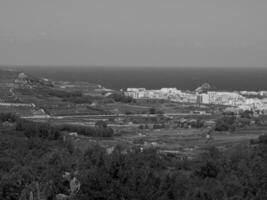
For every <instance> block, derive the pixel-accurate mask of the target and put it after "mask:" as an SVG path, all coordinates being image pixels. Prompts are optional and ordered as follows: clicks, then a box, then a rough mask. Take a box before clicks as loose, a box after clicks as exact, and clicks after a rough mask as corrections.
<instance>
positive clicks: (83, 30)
mask: <svg viewBox="0 0 267 200" xmlns="http://www.w3.org/2000/svg"><path fill="white" fill-rule="evenodd" d="M7 64H9V65H88V66H90V65H91V66H94V65H111V66H116V65H120V66H267V1H266V0H0V65H7Z"/></svg>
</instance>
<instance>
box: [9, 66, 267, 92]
mask: <svg viewBox="0 0 267 200" xmlns="http://www.w3.org/2000/svg"><path fill="white" fill-rule="evenodd" d="M6 68H7V67H6ZM13 68H16V69H19V70H21V71H24V72H26V73H27V74H30V75H34V76H38V77H43V78H49V79H53V80H63V81H86V82H91V83H97V84H100V85H102V86H104V87H106V88H110V89H116V90H119V89H126V88H130V87H138V88H139V87H143V88H146V89H160V88H163V87H173V88H177V89H181V90H194V89H196V88H197V87H198V86H200V85H201V84H203V83H209V84H210V85H211V86H212V87H213V88H214V89H216V90H223V91H234V90H253V91H260V90H267V67H246V68H244V67H110V66H109V67H99V66H98V67H85V66H83V67H78V66H72V67H71V66H67V67H65V66H49V67H47V66H16V67H13Z"/></svg>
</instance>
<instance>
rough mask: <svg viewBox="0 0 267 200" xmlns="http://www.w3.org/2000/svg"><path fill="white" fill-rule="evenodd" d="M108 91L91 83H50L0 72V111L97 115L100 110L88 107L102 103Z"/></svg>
mask: <svg viewBox="0 0 267 200" xmlns="http://www.w3.org/2000/svg"><path fill="white" fill-rule="evenodd" d="M108 91H110V90H108V89H106V88H103V87H102V86H101V85H97V84H94V83H87V82H66V81H53V80H49V79H46V78H38V77H32V76H29V75H27V74H25V73H24V72H20V71H17V70H3V69H0V102H1V104H0V111H14V112H15V113H17V114H20V115H31V114H38V113H39V114H52V115H58V114H59V115H64V114H66V115H68V114H73V113H75V114H98V113H102V111H101V109H95V108H94V109H91V108H90V105H91V104H92V103H94V102H99V101H101V100H103V99H105V95H104V94H105V93H106V92H108ZM7 103H8V104H7ZM30 104H31V105H32V106H30ZM29 107H30V109H29Z"/></svg>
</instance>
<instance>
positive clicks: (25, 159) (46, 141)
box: [0, 122, 267, 200]
mask: <svg viewBox="0 0 267 200" xmlns="http://www.w3.org/2000/svg"><path fill="white" fill-rule="evenodd" d="M28 125H29V124H23V126H22V127H21V128H20V129H18V127H17V130H15V129H11V128H7V127H1V129H0V130H1V131H0V138H1V140H0V199H1V200H13V199H14V200H16V199H19V197H20V195H21V193H22V191H23V189H24V188H25V187H26V186H27V185H29V184H30V183H31V182H33V181H39V182H40V183H41V184H42V185H47V184H48V183H49V185H50V187H49V189H48V190H46V191H47V192H48V193H49V195H50V197H51V199H53V198H55V194H58V193H68V187H67V185H66V184H65V182H64V179H63V178H62V175H63V174H64V172H66V171H69V172H73V171H79V173H78V179H79V180H80V182H81V188H80V190H79V192H78V194H77V195H76V197H75V198H76V199H78V200H87V199H96V200H118V199H124V200H127V199H129V200H133V199H136V200H174V199H177V200H215V199H217V200H225V199H229V200H263V199H266V198H267V171H266V169H267V136H261V137H260V138H259V139H258V140H257V141H254V145H248V146H238V147H236V148H234V149H231V151H228V152H224V153H222V152H220V151H219V150H218V149H216V148H209V149H207V150H206V151H205V153H203V154H202V155H200V156H199V157H198V158H197V159H194V160H180V159H179V158H176V157H170V156H167V155H162V154H160V153H158V152H157V150H156V149H146V150H144V151H141V150H139V149H133V150H128V151H125V150H124V149H122V148H120V147H117V148H115V149H114V150H113V152H107V151H106V150H105V149H103V148H101V147H99V146H92V147H91V148H89V149H88V150H87V151H86V152H85V153H81V152H80V151H79V150H78V149H76V148H74V147H73V146H72V144H71V143H70V142H68V141H63V140H62V139H61V137H57V136H55V135H57V134H55V131H54V130H53V129H52V128H51V127H49V126H43V127H41V128H37V129H33V130H31V134H29V133H28V132H29V129H28V128H27V127H28ZM97 126H99V127H102V128H105V127H106V125H105V123H103V122H99V123H98V125H97ZM23 127H24V128H23ZM44 131H45V133H43V132H44ZM32 135H34V137H32ZM44 135H45V136H46V137H44ZM29 136H30V137H29Z"/></svg>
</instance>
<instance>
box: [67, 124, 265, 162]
mask: <svg viewBox="0 0 267 200" xmlns="http://www.w3.org/2000/svg"><path fill="white" fill-rule="evenodd" d="M266 130H267V129H266V128H249V129H243V130H237V131H236V132H233V133H230V132H214V133H213V134H212V139H211V140H207V139H206V137H205V134H204V132H205V130H201V129H175V130H150V131H142V132H141V131H136V132H127V131H125V132H123V133H122V134H121V135H119V136H114V137H113V138H109V139H103V138H102V139H96V138H91V137H85V136H78V137H76V138H72V139H73V140H72V141H73V143H74V145H75V146H76V147H77V148H80V149H81V150H82V151H84V150H86V149H87V148H88V147H90V146H92V145H95V144H99V145H101V146H103V147H106V148H110V147H113V146H115V145H119V146H122V147H124V148H128V149H129V148H132V147H137V148H142V149H145V148H150V147H154V148H157V149H158V150H159V151H160V152H162V153H169V154H172V155H177V156H185V157H189V158H190V157H194V156H196V155H198V154H199V153H200V152H203V150H205V149H206V148H208V147H212V146H215V147H217V148H219V149H221V150H228V149H231V148H233V147H235V146H237V145H248V144H249V142H250V140H252V139H257V138H258V137H259V136H260V135H262V134H264V133H266Z"/></svg>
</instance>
